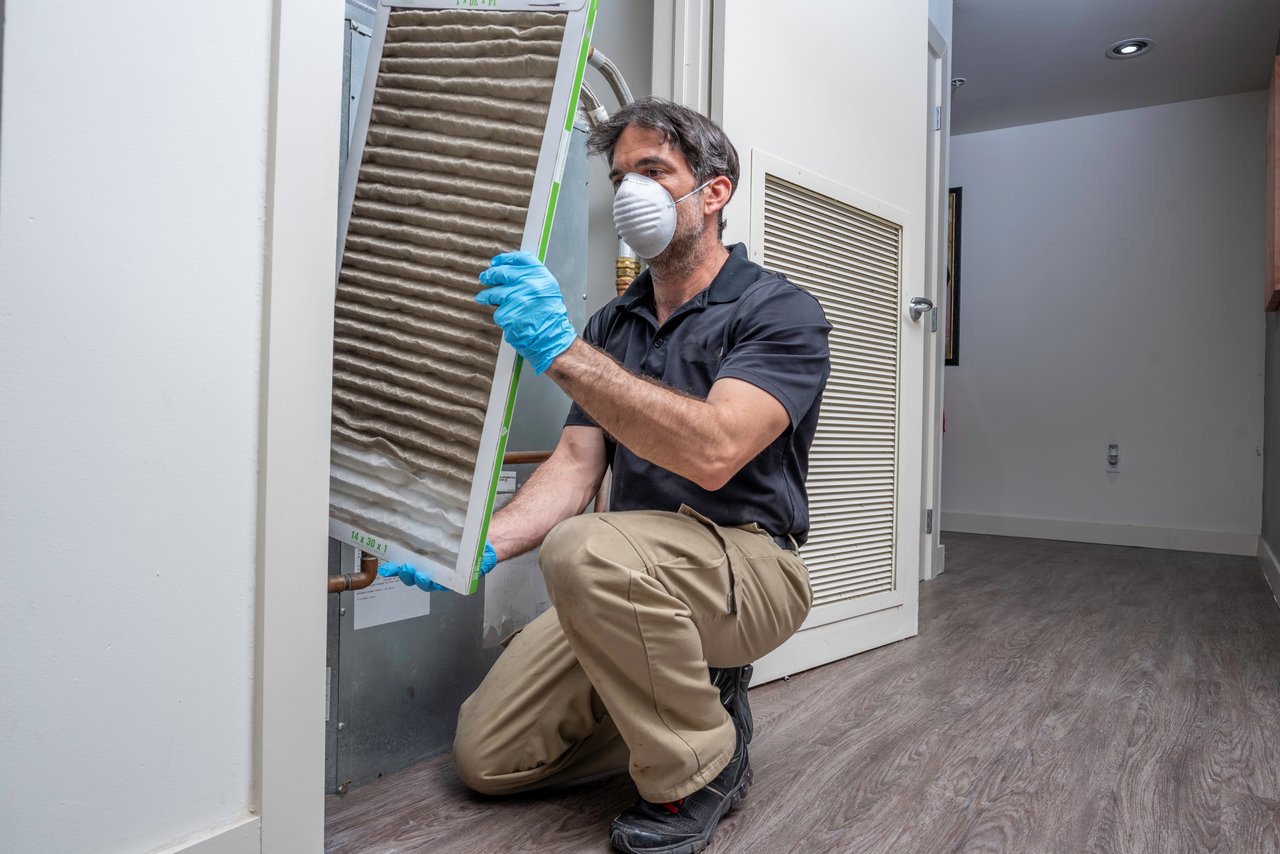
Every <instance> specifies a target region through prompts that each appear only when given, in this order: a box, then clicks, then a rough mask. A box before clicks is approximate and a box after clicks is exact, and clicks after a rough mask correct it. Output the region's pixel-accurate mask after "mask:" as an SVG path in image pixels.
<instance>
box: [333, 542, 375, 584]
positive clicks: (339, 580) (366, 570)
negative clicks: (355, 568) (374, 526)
mask: <svg viewBox="0 0 1280 854" xmlns="http://www.w3.org/2000/svg"><path fill="white" fill-rule="evenodd" d="M377 580H378V556H377V555H371V554H367V553H365V552H360V571H359V572H355V573H348V574H346V575H331V576H329V592H330V593H341V592H342V591H344V590H363V589H365V588H366V587H368V586H369V585H370V584H372V583H373V582H375V581H377Z"/></svg>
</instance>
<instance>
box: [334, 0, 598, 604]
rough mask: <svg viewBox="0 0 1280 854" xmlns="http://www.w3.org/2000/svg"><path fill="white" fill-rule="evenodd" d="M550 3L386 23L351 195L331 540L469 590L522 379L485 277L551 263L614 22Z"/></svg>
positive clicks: (400, 9)
mask: <svg viewBox="0 0 1280 854" xmlns="http://www.w3.org/2000/svg"><path fill="white" fill-rule="evenodd" d="M534 5H535V4H528V3H502V2H483V0H480V2H477V3H474V4H473V3H472V2H470V0H467V2H465V3H461V2H460V3H457V4H448V5H447V6H445V5H444V4H441V3H415V4H406V5H404V6H392V7H389V8H388V7H385V6H384V7H383V8H382V10H381V11H380V13H379V18H378V25H377V27H376V29H375V33H374V44H373V51H375V52H377V54H378V55H377V58H376V61H375V56H374V53H371V55H370V63H369V69H370V70H369V78H368V79H367V81H366V83H365V86H364V90H363V92H362V97H361V104H360V114H359V118H358V120H357V131H356V143H357V144H359V145H361V147H360V149H359V151H358V156H359V168H358V170H357V169H350V170H348V180H347V186H346V187H344V198H346V199H349V200H350V203H349V206H348V214H347V217H346V222H345V242H344V245H343V250H342V256H341V261H340V264H339V270H338V284H337V295H336V300H337V301H336V308H335V321H334V364H333V436H332V442H333V456H332V466H331V492H330V505H331V508H330V534H331V536H333V537H335V538H337V539H339V540H342V541H344V542H348V543H351V544H353V545H356V546H358V547H360V548H362V549H363V550H365V551H367V552H370V553H373V554H377V555H378V556H380V557H383V558H385V559H387V560H391V561H394V562H397V563H401V562H408V563H412V564H414V565H415V566H417V567H418V568H419V569H422V570H424V571H426V572H428V573H429V574H430V575H431V576H432V578H433V579H434V580H436V581H438V582H439V583H441V584H444V585H446V586H448V587H451V588H453V589H455V590H460V591H463V592H470V591H472V590H473V589H474V588H475V582H476V578H477V568H478V563H479V557H480V551H481V550H482V548H483V544H484V537H485V533H486V531H487V528H488V520H489V515H490V513H491V512H492V504H493V494H494V489H495V487H496V479H497V473H498V468H499V466H500V463H501V456H502V450H503V448H504V447H505V438H506V430H507V427H508V425H509V423H510V416H511V407H512V404H513V402H514V390H515V383H516V382H517V381H518V374H519V364H518V357H516V356H515V354H514V353H513V352H512V351H511V349H510V347H508V346H507V345H505V344H504V343H503V342H502V334H501V330H500V329H498V327H497V326H496V325H494V323H493V321H492V319H491V316H492V309H490V308H487V307H484V306H480V305H478V304H477V303H476V302H475V299H474V298H475V294H476V293H477V291H478V290H479V287H480V285H479V283H478V281H477V277H478V275H479V274H480V273H481V272H482V271H483V270H484V269H485V268H487V267H488V266H489V260H490V258H492V257H493V256H494V255H496V254H498V253H501V252H508V251H512V250H514V249H517V248H519V249H524V250H526V251H531V252H535V253H537V254H539V255H540V256H541V255H544V254H545V250H546V240H547V237H548V236H549V229H550V222H551V218H552V215H553V213H554V206H555V196H556V193H557V191H558V181H559V178H560V174H561V172H562V171H563V157H564V152H565V149H566V147H567V134H568V130H569V128H571V127H572V117H573V108H574V105H575V104H576V101H577V92H578V87H579V85H580V83H581V78H582V69H583V65H584V63H585V60H586V48H587V44H588V41H589V38H590V26H591V23H592V19H593V18H594V12H595V3H594V0H591V2H586V0H577V2H572V1H571V2H567V3H561V4H555V3H539V4H536V8H530V7H533V6H534ZM442 6H443V8H441V7H442ZM459 6H466V7H467V8H465V9H463V8H458V7H459ZM473 6H474V7H475V8H472V7H473ZM433 7H434V8H433ZM548 9H550V10H551V11H548ZM352 154H353V158H354V157H355V156H356V155H357V151H356V150H355V149H354V148H353V152H352Z"/></svg>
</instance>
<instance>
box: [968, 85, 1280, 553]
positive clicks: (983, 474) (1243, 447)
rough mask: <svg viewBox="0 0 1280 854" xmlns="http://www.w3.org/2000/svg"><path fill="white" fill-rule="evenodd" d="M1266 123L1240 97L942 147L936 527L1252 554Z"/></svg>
mask: <svg viewBox="0 0 1280 854" xmlns="http://www.w3.org/2000/svg"><path fill="white" fill-rule="evenodd" d="M1265 115H1266V114H1265V105H1264V100H1263V93H1248V94H1243V95H1233V96H1229V97H1222V98H1212V99H1207V100H1201V101H1191V102H1186V103H1180V104H1170V105H1165V106H1159V107H1150V108H1145V109H1140V110H1130V111H1125V112H1116V113H1108V114H1105V115H1097V116H1088V117H1084V118H1077V119H1069V120H1066V121H1058V122H1049V123H1044V124H1037V125H1027V126H1023V127H1016V128H1009V129H1004V130H996V131H989V132H985V133H975V134H969V135H963V136H958V137H955V138H954V139H953V140H952V148H951V152H952V160H951V181H950V183H951V185H952V186H962V187H963V188H964V207H963V236H962V261H961V295H960V306H961V316H960V364H959V366H958V367H951V368H947V375H946V401H945V411H946V429H947V432H946V434H945V437H944V451H943V480H942V483H943V501H942V504H943V511H944V518H943V522H944V525H945V526H946V527H947V529H949V530H990V531H992V532H1001V533H1014V534H1019V533H1021V534H1026V535H1032V536H1051V537H1060V538H1063V539H1087V540H1097V541H1103V542H1131V543H1132V544H1135V545H1148V546H1158V545H1159V546H1166V547H1174V548H1190V549H1197V550H1198V549H1204V550H1215V551H1238V552H1241V553H1247V554H1253V553H1254V551H1253V550H1254V547H1255V546H1256V535H1257V534H1258V532H1259V527H1260V517H1261V510H1260V498H1261V494H1262V457H1261V453H1262V421H1263V419H1262V400H1263V386H1262V382H1263V380H1262V373H1263V312H1262V305H1261V296H1260V294H1261V286H1260V282H1261V275H1262V273H1261V259H1262V230H1263V223H1262V201H1263V197H1262V177H1263V174H1262V167H1263V147H1264V132H1263V131H1264V123H1265ZM1110 443H1118V444H1119V445H1120V460H1121V472H1120V473H1119V474H1108V473H1107V472H1106V471H1105V454H1106V448H1107V445H1108V444H1110ZM1026 520H1039V521H1031V522H1028V521H1026ZM1064 523H1066V524H1064ZM1124 526H1130V528H1131V530H1128V531H1126V530H1124ZM1196 532H1211V533H1208V534H1199V533H1196Z"/></svg>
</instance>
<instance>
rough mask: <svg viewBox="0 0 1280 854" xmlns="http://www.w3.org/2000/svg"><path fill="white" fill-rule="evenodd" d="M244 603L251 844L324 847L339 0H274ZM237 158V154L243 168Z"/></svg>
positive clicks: (268, 848)
mask: <svg viewBox="0 0 1280 854" xmlns="http://www.w3.org/2000/svg"><path fill="white" fill-rule="evenodd" d="M272 6H273V9H272V31H271V42H272V48H271V71H270V73H271V100H270V103H269V107H268V115H267V122H268V129H267V151H266V155H267V172H266V223H265V228H266V250H265V258H264V263H263V287H262V310H263V335H262V374H261V377H262V379H261V383H262V385H261V415H260V428H259V475H258V477H259V480H258V518H257V525H258V531H257V543H258V550H257V551H258V560H257V591H256V593H257V596H256V603H255V613H256V626H255V645H254V655H255V673H254V685H255V692H256V699H257V704H256V709H255V721H254V741H253V751H254V757H253V759H254V792H253V796H252V803H253V804H254V806H255V808H256V809H257V812H258V815H259V816H260V819H261V822H262V834H261V843H260V848H258V847H254V849H253V850H261V851H263V852H279V854H291V852H298V851H322V850H323V849H324V714H323V709H324V694H325V685H324V680H325V597H326V595H327V594H326V593H325V590H324V585H323V583H322V582H323V578H324V576H325V575H326V573H327V561H328V546H327V542H328V533H327V527H328V517H329V417H330V407H331V406H332V390H331V381H332V372H333V278H334V267H333V247H334V244H335V241H336V240H337V227H338V221H337V213H336V212H337V209H338V149H339V145H340V137H339V134H340V125H341V115H342V104H341V98H340V97H339V93H340V92H341V91H342V21H343V17H344V14H343V8H344V7H343V0H274V2H273V4H272ZM248 167H249V164H246V168H248Z"/></svg>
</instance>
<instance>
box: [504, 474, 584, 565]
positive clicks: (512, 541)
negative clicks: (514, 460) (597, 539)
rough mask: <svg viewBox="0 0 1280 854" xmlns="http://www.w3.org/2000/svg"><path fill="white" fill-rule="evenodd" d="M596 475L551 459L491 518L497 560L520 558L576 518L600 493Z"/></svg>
mask: <svg viewBox="0 0 1280 854" xmlns="http://www.w3.org/2000/svg"><path fill="white" fill-rule="evenodd" d="M602 473H603V466H601V467H600V473H595V472H590V473H587V472H585V471H584V470H582V469H581V468H580V466H579V464H577V463H575V462H574V461H573V460H572V459H566V458H565V457H563V456H561V455H558V454H557V455H553V456H552V457H551V459H549V460H547V461H546V462H545V463H543V464H542V465H541V466H539V467H538V469H537V470H536V471H535V472H534V473H533V475H532V476H531V477H530V478H529V481H528V482H527V483H526V484H525V485H524V487H523V488H521V489H520V491H519V492H517V493H516V494H515V497H513V498H512V499H511V501H510V503H508V504H507V505H506V506H505V507H503V508H502V509H501V510H499V511H498V512H497V513H495V514H494V516H493V522H492V523H491V524H490V526H489V538H488V539H489V544H490V545H492V546H493V550H494V551H495V552H496V553H497V555H498V559H499V560H507V559H509V558H513V557H515V556H517V555H522V554H524V553H525V552H527V551H529V550H530V549H533V548H536V547H537V546H538V545H540V544H541V543H542V540H543V538H545V537H546V536H547V533H548V532H549V531H550V530H551V529H552V528H554V527H555V526H556V525H557V524H558V523H560V522H562V521H564V520H565V519H568V518H569V517H570V516H576V515H578V514H579V513H581V512H582V511H583V509H584V508H586V506H587V504H589V503H590V502H591V500H592V499H593V498H594V497H595V495H596V493H597V492H598V491H599V490H600V482H601V480H602V479H603V478H602Z"/></svg>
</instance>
